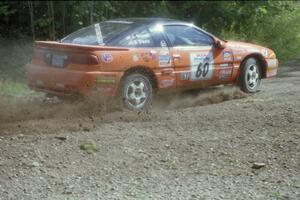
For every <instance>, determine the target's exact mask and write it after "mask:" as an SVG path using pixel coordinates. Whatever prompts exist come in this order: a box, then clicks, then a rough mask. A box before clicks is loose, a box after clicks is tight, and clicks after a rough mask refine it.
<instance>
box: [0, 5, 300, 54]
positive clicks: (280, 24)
mask: <svg viewBox="0 0 300 200" xmlns="http://www.w3.org/2000/svg"><path fill="white" fill-rule="evenodd" d="M29 2H30V1H20V2H17V1H2V2H0V23H1V27H0V38H1V36H2V37H3V38H14V39H15V38H20V39H23V38H24V37H25V38H26V36H31V35H32V34H33V33H32V30H34V32H35V38H36V39H38V40H49V39H51V37H53V36H55V38H54V39H58V38H62V37H63V36H65V35H66V34H68V33H71V32H73V31H75V30H77V29H79V28H81V27H84V26H87V25H89V24H91V23H95V22H99V21H103V20H108V19H112V18H123V17H169V18H175V19H181V20H185V21H190V22H193V23H194V24H196V25H198V26H200V27H202V28H204V29H206V30H207V31H209V32H211V33H213V34H215V35H217V36H220V37H223V38H226V39H237V40H245V41H252V42H256V43H259V44H263V45H266V46H268V47H270V48H274V49H275V51H276V53H277V55H278V56H279V58H280V59H286V58H288V57H291V56H294V55H297V53H299V46H300V44H299V29H300V28H299V27H300V23H299V15H300V14H299V13H300V9H299V2H297V1H271V0H269V1H166V0H163V1H52V3H53V10H54V13H51V12H49V2H50V1H32V8H33V16H34V20H33V24H31V21H30V17H29V16H30V15H29V11H30V9H29V7H30V6H29V5H30V3H29ZM52 17H54V27H55V30H54V31H55V33H53V29H51V27H53V26H52V25H53V24H52V20H51V19H52ZM31 26H33V29H32V28H31Z"/></svg>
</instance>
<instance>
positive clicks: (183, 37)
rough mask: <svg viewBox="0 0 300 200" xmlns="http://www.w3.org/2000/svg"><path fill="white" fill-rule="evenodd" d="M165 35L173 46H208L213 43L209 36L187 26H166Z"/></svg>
mask: <svg viewBox="0 0 300 200" xmlns="http://www.w3.org/2000/svg"><path fill="white" fill-rule="evenodd" d="M164 33H165V34H166V36H167V37H168V39H169V41H170V43H171V44H172V46H207V45H212V43H213V41H212V38H211V37H210V36H208V35H207V34H205V33H203V32H201V31H199V30H197V29H195V28H194V27H191V26H186V25H166V26H164Z"/></svg>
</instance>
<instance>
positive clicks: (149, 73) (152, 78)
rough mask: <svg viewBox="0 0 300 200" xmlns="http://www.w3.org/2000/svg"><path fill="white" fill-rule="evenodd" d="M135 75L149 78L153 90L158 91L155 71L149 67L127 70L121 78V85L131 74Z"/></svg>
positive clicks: (136, 67)
mask: <svg viewBox="0 0 300 200" xmlns="http://www.w3.org/2000/svg"><path fill="white" fill-rule="evenodd" d="M133 73H140V74H142V75H144V76H146V77H148V78H149V81H150V82H151V85H152V88H153V89H154V90H157V88H158V80H157V77H156V75H155V73H154V71H153V70H152V69H150V68H149V67H146V66H134V67H130V68H129V69H127V70H126V71H124V73H123V76H122V77H121V81H120V82H121V83H122V81H123V79H124V78H125V77H126V76H128V75H129V74H133Z"/></svg>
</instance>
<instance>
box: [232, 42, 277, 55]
mask: <svg viewBox="0 0 300 200" xmlns="http://www.w3.org/2000/svg"><path fill="white" fill-rule="evenodd" d="M226 46H228V47H229V48H231V49H232V51H233V52H235V53H240V54H251V53H259V54H261V55H262V56H263V57H265V58H271V57H275V53H274V51H273V50H271V49H269V48H266V47H263V46H260V45H256V44H251V43H246V42H237V41H227V42H226Z"/></svg>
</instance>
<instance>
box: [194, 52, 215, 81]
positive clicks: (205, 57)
mask: <svg viewBox="0 0 300 200" xmlns="http://www.w3.org/2000/svg"><path fill="white" fill-rule="evenodd" d="M212 75H213V56H212V51H206V52H204V51H203V52H193V53H191V54H190V80H195V81H196V80H209V79H211V78H212Z"/></svg>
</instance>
